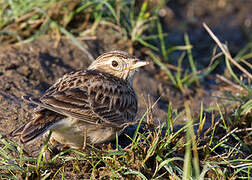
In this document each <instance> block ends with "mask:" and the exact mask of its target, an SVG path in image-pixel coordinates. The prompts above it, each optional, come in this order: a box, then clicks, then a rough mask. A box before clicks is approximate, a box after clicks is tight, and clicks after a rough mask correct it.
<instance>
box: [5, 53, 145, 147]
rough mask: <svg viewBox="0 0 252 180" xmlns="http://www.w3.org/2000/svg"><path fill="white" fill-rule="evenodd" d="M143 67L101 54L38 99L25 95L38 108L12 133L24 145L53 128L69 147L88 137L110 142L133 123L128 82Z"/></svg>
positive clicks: (116, 55) (120, 55) (118, 55)
mask: <svg viewBox="0 0 252 180" xmlns="http://www.w3.org/2000/svg"><path fill="white" fill-rule="evenodd" d="M147 64H148V63H147V62H144V61H139V60H138V59H136V58H135V57H132V56H130V55H129V54H128V53H125V52H122V51H111V52H108V53H104V54H103V55H101V56H99V57H98V58H97V59H96V60H95V61H94V62H93V63H92V64H91V65H90V66H89V68H88V69H87V70H81V71H77V72H72V73H69V74H66V75H64V76H63V77H62V78H60V79H59V80H58V81H57V82H56V83H55V84H54V85H52V86H51V87H50V88H49V89H48V90H47V91H46V92H45V94H44V95H43V96H42V97H41V98H31V97H23V98H24V100H26V101H28V102H29V103H33V104H37V105H38V108H36V110H35V112H34V113H35V117H34V119H33V120H32V121H30V122H29V123H27V124H25V125H23V126H21V127H20V128H18V129H16V130H14V131H13V132H11V133H10V135H11V136H18V135H19V136H20V140H21V142H22V143H28V142H30V141H33V140H34V139H36V138H38V137H40V136H41V135H43V134H44V133H46V132H47V131H48V130H51V131H52V136H51V137H52V138H53V139H54V140H56V141H57V142H59V143H61V144H65V145H67V146H70V147H72V148H82V147H83V146H84V145H85V141H86V138H87V141H88V142H89V143H92V144H97V143H102V142H105V141H108V140H111V139H113V138H114V137H115V135H116V132H117V133H118V134H120V132H121V131H122V130H123V129H124V128H125V127H127V125H128V124H130V123H132V122H134V121H135V116H136V113H137V97H136V94H135V91H134V89H133V88H132V80H133V76H134V73H135V71H136V69H137V68H139V67H141V66H144V65H147ZM85 132H86V133H85Z"/></svg>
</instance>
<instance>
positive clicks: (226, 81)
mask: <svg viewBox="0 0 252 180" xmlns="http://www.w3.org/2000/svg"><path fill="white" fill-rule="evenodd" d="M216 77H217V78H219V79H220V80H222V81H224V82H225V83H227V84H229V85H231V86H233V87H234V88H236V89H239V90H241V91H242V90H243V87H241V86H239V85H237V84H234V83H233V82H232V81H230V80H228V79H227V78H225V77H224V76H221V75H218V74H217V75H216Z"/></svg>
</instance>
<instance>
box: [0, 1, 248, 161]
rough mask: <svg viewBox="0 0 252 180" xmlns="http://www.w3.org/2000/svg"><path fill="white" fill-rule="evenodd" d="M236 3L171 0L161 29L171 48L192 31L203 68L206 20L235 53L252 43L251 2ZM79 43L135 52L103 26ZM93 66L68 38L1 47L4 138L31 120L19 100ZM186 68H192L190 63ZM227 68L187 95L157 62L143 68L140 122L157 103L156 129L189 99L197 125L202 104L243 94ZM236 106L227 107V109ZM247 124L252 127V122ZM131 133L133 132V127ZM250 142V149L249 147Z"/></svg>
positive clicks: (0, 128) (138, 82) (34, 149)
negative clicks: (229, 79)
mask: <svg viewBox="0 0 252 180" xmlns="http://www.w3.org/2000/svg"><path fill="white" fill-rule="evenodd" d="M232 2H233V3H228V2H227V1H225V0H219V1H217V0H214V1H212V0H206V1H200V0H191V1H184V0H179V1H169V2H168V3H167V6H166V7H165V8H164V9H161V11H160V19H161V22H162V25H163V30H164V31H165V32H168V36H167V38H166V41H167V42H169V43H170V44H171V45H181V44H183V43H184V32H188V34H189V37H190V40H191V44H192V45H193V47H194V48H193V52H192V53H193V56H194V58H195V59H196V60H197V61H196V64H197V67H199V69H201V68H205V67H207V65H208V64H209V62H210V59H211V54H212V49H213V47H214V43H213V40H212V39H211V38H210V36H209V35H208V34H207V33H206V31H205V30H204V29H203V27H202V22H206V23H207V24H209V26H210V27H211V28H212V29H213V30H214V32H215V33H216V34H217V35H218V37H220V40H222V41H224V42H225V41H227V42H228V43H229V47H230V52H231V54H232V55H235V54H236V53H238V52H239V51H240V49H242V48H243V47H244V46H245V45H247V44H248V43H249V42H251V27H252V25H251V24H252V15H251V9H252V3H251V2H250V1H249V0H244V1H242V2H241V1H232ZM155 3H156V1H153V6H154V4H155ZM4 38H5V37H4ZM4 38H3V37H0V40H6V39H4ZM79 41H80V42H81V43H82V45H83V46H84V47H85V48H86V49H87V50H88V51H89V52H90V53H91V54H92V56H93V57H98V56H99V55H100V54H102V53H103V52H107V51H109V50H115V49H118V50H125V51H128V50H129V49H130V50H132V49H131V48H132V44H131V43H130V42H129V41H128V40H127V39H121V34H120V33H118V32H117V31H114V30H113V29H112V28H111V27H110V26H106V25H101V26H100V27H99V29H98V30H97V32H96V34H95V35H94V39H91V38H90V40H83V39H81V38H79ZM4 42H7V41H4ZM135 48H136V49H134V54H135V55H136V56H137V57H139V58H144V59H146V60H148V61H152V59H151V58H150V57H149V56H147V55H146V48H144V47H141V46H140V45H139V44H138V45H136V46H135ZM180 55H181V52H177V51H175V52H173V53H172V54H171V55H170V58H171V59H172V60H173V59H177V58H178V57H179V56H180ZM90 63H91V60H90V59H89V58H88V56H87V54H86V53H85V52H83V51H82V50H80V49H79V48H78V47H77V46H76V45H75V44H74V43H73V42H72V40H70V39H69V38H67V37H65V36H62V37H60V38H58V37H56V36H52V35H42V36H40V37H39V38H38V39H36V40H35V41H32V42H29V43H25V44H19V43H16V44H8V43H4V44H2V45H0V107H1V108H0V134H7V133H9V132H11V131H12V130H13V129H15V128H17V127H19V126H20V125H22V124H23V123H25V122H28V121H29V120H30V119H31V118H32V110H33V109H34V107H35V106H34V105H30V104H27V103H25V102H24V101H23V100H22V99H21V96H23V95H32V96H35V97H38V96H40V95H42V94H43V92H44V91H45V90H46V89H47V88H48V87H50V85H52V84H53V83H54V82H55V81H56V80H57V79H58V78H60V77H62V76H63V75H64V74H65V73H67V72H70V71H74V70H79V69H86V68H87V67H88V65H89V64H90ZM175 64H176V63H175ZM185 64H186V65H185V66H188V63H185ZM224 70H225V66H224V63H223V64H220V65H219V66H218V67H217V68H216V69H215V70H214V71H213V73H212V74H209V75H208V76H207V77H205V78H204V79H203V80H200V85H199V86H195V87H190V88H187V89H186V93H182V92H181V91H179V90H178V89H177V88H174V87H173V86H172V85H171V83H169V82H168V81H169V79H168V78H167V76H166V74H165V73H164V72H163V71H162V70H161V69H160V68H159V67H158V66H157V65H156V64H155V63H151V64H150V65H149V66H146V67H144V68H141V70H140V71H139V72H138V73H137V74H136V77H135V79H134V82H133V87H134V89H135V90H136V92H137V95H138V99H139V112H138V115H137V119H140V118H141V117H142V115H143V114H144V112H145V111H146V109H147V108H148V107H149V106H150V105H152V104H153V103H154V102H155V101H156V100H158V101H157V104H156V105H155V106H154V108H153V114H152V115H153V119H154V120H155V123H154V124H155V125H158V124H160V122H165V121H166V120H167V116H168V105H169V103H171V104H172V107H173V109H175V110H177V112H181V111H182V110H183V109H184V101H185V100H188V101H189V103H190V108H191V112H192V116H193V117H196V118H195V120H196V121H197V119H199V118H197V117H199V113H200V107H201V103H202V104H203V107H204V109H207V108H209V107H212V106H215V105H216V103H225V102H226V99H225V98H226V96H224V91H230V92H231V93H232V94H237V93H241V90H240V87H239V86H238V87H234V86H233V85H232V84H226V83H224V82H223V80H221V79H220V78H219V77H218V76H217V75H216V74H217V73H218V74H223V73H224ZM220 97H222V98H220ZM233 105H234V104H226V107H224V109H225V108H229V107H233ZM211 120H212V119H211V118H210V117H207V120H206V123H205V129H208V128H209V127H210V126H211ZM250 120H251V119H250ZM250 120H249V119H248V121H250ZM186 121H187V117H186V115H185V113H184V115H182V116H181V117H180V118H178V119H177V120H176V121H175V122H174V127H176V126H178V127H181V125H184V124H185V123H186ZM247 124H248V125H249V124H250V126H251V122H247ZM248 128H249V127H248ZM131 130H132V131H134V130H135V127H133V128H131V129H130V131H131ZM124 138H125V137H124ZM43 142H44V139H40V140H39V141H38V142H36V143H33V144H31V145H29V146H27V147H26V150H27V151H28V152H29V153H30V154H31V155H32V156H35V157H36V156H37V155H38V153H39V151H40V149H41V147H42V144H43ZM246 144H247V145H248V147H249V148H251V144H249V143H246Z"/></svg>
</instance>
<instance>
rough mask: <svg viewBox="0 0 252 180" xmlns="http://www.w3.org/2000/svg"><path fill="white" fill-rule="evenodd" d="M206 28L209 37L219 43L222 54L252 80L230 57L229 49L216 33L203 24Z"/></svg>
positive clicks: (251, 76)
mask: <svg viewBox="0 0 252 180" xmlns="http://www.w3.org/2000/svg"><path fill="white" fill-rule="evenodd" d="M203 26H204V28H205V29H206V31H207V32H208V33H209V35H210V36H211V37H212V38H213V40H214V41H215V42H216V43H217V45H218V46H219V47H220V49H221V50H222V52H223V53H224V54H225V56H226V57H227V58H228V60H229V61H231V63H233V64H234V65H235V66H236V67H237V68H238V69H240V70H241V71H242V72H243V73H244V74H246V75H247V76H248V78H250V79H252V75H251V74H250V73H249V72H248V71H247V70H246V69H245V68H243V67H242V66H241V65H240V64H238V63H237V62H236V61H235V60H234V59H233V58H232V57H231V55H230V53H229V52H228V50H227V48H226V47H225V46H224V45H223V44H222V43H221V42H220V41H219V39H218V38H217V37H216V36H215V35H214V33H213V32H212V31H211V30H210V28H209V27H208V26H207V25H206V23H203Z"/></svg>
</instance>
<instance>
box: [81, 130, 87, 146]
mask: <svg viewBox="0 0 252 180" xmlns="http://www.w3.org/2000/svg"><path fill="white" fill-rule="evenodd" d="M86 147H87V127H86V126H84V136H83V147H82V149H83V150H85V149H86Z"/></svg>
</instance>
